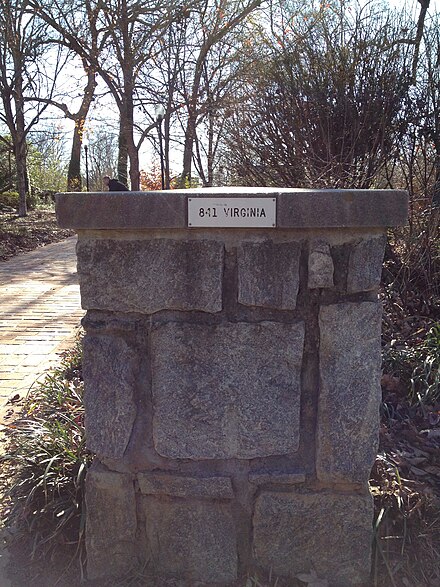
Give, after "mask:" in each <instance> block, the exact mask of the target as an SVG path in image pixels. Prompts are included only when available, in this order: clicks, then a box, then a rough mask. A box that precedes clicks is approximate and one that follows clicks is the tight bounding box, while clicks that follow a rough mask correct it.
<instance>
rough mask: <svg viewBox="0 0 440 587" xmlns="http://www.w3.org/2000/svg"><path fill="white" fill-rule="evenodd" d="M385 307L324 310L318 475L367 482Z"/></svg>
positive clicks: (354, 305)
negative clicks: (383, 310)
mask: <svg viewBox="0 0 440 587" xmlns="http://www.w3.org/2000/svg"><path fill="white" fill-rule="evenodd" d="M381 316H382V308H381V305H380V304H378V303H374V302H361V303H341V304H335V305H331V306H324V307H322V308H321V310H320V315H319V328H320V336H321V341H320V350H319V359H320V380H321V389H320V396H319V404H318V428H317V462H316V468H317V474H318V477H319V479H321V480H322V481H331V482H344V481H349V482H361V483H366V482H367V480H368V476H369V473H370V470H371V467H372V466H373V463H374V459H375V456H376V452H377V438H378V430H379V404H380V397H381V389H380V370H381V353H380V330H381Z"/></svg>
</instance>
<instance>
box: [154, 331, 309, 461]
mask: <svg viewBox="0 0 440 587" xmlns="http://www.w3.org/2000/svg"><path fill="white" fill-rule="evenodd" d="M303 337H304V325H303V324H302V323H297V324H278V323H273V322H262V323H259V324H246V323H237V324H221V325H192V324H177V323H169V324H166V325H163V326H159V327H157V328H156V329H155V330H154V331H153V332H152V335H151V348H152V388H153V404H154V406H153V413H154V416H153V435H154V443H155V447H156V450H157V451H158V452H159V453H160V454H161V455H163V456H166V457H170V458H190V459H213V458H218V459H226V458H243V459H251V458H255V457H263V456H268V455H275V454H286V453H289V452H291V451H296V450H297V448H298V443H299V415H300V374H301V361H302V354H303Z"/></svg>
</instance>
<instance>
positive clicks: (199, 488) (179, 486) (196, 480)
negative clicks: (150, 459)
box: [137, 473, 234, 499]
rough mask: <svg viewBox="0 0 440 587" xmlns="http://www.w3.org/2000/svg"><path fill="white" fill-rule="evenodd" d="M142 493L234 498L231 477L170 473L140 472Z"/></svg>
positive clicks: (139, 478)
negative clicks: (188, 475)
mask: <svg viewBox="0 0 440 587" xmlns="http://www.w3.org/2000/svg"><path fill="white" fill-rule="evenodd" d="M137 478H138V482H139V488H140V490H141V493H143V494H145V495H172V496H174V497H197V498H204V497H206V498H211V499H213V498H215V499H232V498H233V497H234V491H233V489H232V483H231V479H230V478H229V477H187V476H177V475H170V474H169V473H138V476H137Z"/></svg>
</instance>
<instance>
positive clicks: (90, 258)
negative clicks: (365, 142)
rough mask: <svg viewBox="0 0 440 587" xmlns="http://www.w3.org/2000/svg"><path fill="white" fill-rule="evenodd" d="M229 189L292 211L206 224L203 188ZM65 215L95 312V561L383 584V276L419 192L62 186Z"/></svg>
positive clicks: (214, 581)
mask: <svg viewBox="0 0 440 587" xmlns="http://www.w3.org/2000/svg"><path fill="white" fill-rule="evenodd" d="M210 198H211V199H212V200H213V201H214V200H215V201H216V202H218V201H219V200H221V201H224V202H225V205H226V202H228V203H229V204H230V202H231V200H230V199H232V200H235V201H236V202H239V203H240V204H239V205H240V206H245V205H244V204H243V202H244V201H246V202H247V204H249V206H250V207H252V205H251V204H250V203H251V202H252V201H253V200H243V198H244V199H246V198H260V199H261V198H267V199H270V200H271V201H272V202H273V203H274V204H273V206H274V207H275V206H276V215H275V216H274V219H273V222H272V221H271V222H272V223H270V222H269V225H267V226H264V227H260V225H259V224H258V222H259V221H258V220H255V221H254V220H251V221H248V220H240V218H245V217H247V216H249V215H250V214H251V212H249V211H246V210H248V209H247V208H246V207H243V208H241V207H240V208H237V209H238V210H239V212H238V213H237V222H236V225H232V226H231V225H230V224H231V223H232V224H233V223H234V222H235V220H230V219H228V223H229V225H228V226H222V224H221V222H217V223H215V222H214V221H213V222H212V225H211V224H210V219H209V218H208V219H207V221H206V223H205V225H204V226H199V227H195V225H194V218H193V216H192V214H193V213H191V211H190V210H188V205H189V204H188V202H189V200H190V199H191V200H192V205H193V206H194V203H195V206H196V207H197V203H198V202H202V201H203V202H204V205H209V201H210V200H209V199H210ZM255 201H257V200H255ZM207 202H208V204H207ZM249 202H250V203H249ZM271 205H272V204H271ZM242 209H243V210H244V212H241V210H242ZM57 214H58V219H59V222H60V224H61V225H62V226H64V227H73V228H75V229H76V230H77V232H78V246H77V254H78V275H79V280H80V285H81V298H82V304H83V308H84V309H85V310H87V314H86V316H85V318H84V327H85V329H86V332H87V334H86V337H85V340H84V365H83V374H84V382H85V397H84V402H85V409H86V434H87V446H88V448H89V449H90V450H91V451H92V452H93V453H95V454H96V459H95V462H94V464H93V466H92V468H91V470H90V471H89V473H88V475H87V482H86V502H87V526H86V546H87V555H88V566H87V571H88V575H89V577H90V578H92V579H94V578H111V577H119V576H123V575H124V574H125V573H129V572H130V571H132V570H135V569H137V568H141V569H143V572H144V573H147V574H148V575H149V576H150V577H152V579H151V581H152V583H151V584H157V585H162V584H166V581H168V580H176V581H177V582H178V583H177V584H179V585H188V587H189V586H193V585H206V586H209V585H219V586H220V585H223V586H225V587H226V586H232V585H235V586H237V585H244V583H245V578H246V576H247V575H248V574H249V575H251V576H252V573H255V572H257V571H262V572H264V571H266V572H269V571H270V570H271V572H272V574H273V575H277V576H280V577H287V578H290V579H292V580H293V579H294V578H295V577H296V576H297V575H298V574H300V573H310V572H311V571H312V570H314V571H316V573H317V574H318V575H319V576H320V577H322V578H323V579H327V580H328V582H329V585H331V586H335V587H336V586H337V587H344V586H346V587H349V586H350V587H353V586H356V585H358V586H360V585H363V584H366V583H367V582H368V576H369V569H370V550H371V549H370V545H371V539H372V515H373V512H372V500H371V497H370V495H369V492H368V484H367V482H368V476H369V472H370V470H371V467H372V465H373V462H374V458H375V454H376V450H377V436H378V424H379V402H380V385H379V380H380V327H381V307H380V304H379V302H378V298H377V292H378V287H379V282H380V274H381V265H382V259H383V254H384V247H385V242H386V236H385V233H386V228H387V227H388V226H395V225H399V224H403V223H405V221H406V214H407V196H406V194H405V193H404V192H400V191H391V190H372V191H366V190H365V191H361V190H360V191H355V190H322V191H320V190H317V191H311V190H296V189H282V190H281V189H261V188H218V189H213V190H182V191H174V192H164V193H127V192H124V193H120V194H118V193H105V194H104V193H102V194H101V193H97V194H60V195H58V197H57ZM203 214H205V212H204V211H203ZM200 215H202V210H201V209H200ZM215 215H216V214H215V213H214V216H215ZM240 215H242V216H240ZM205 220H206V218H205ZM228 223H226V224H228ZM249 224H254V226H249ZM179 581H180V582H179Z"/></svg>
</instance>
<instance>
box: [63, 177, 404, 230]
mask: <svg viewBox="0 0 440 587" xmlns="http://www.w3.org/2000/svg"><path fill="white" fill-rule="evenodd" d="M221 196H225V197H227V198H230V197H232V198H234V197H237V198H243V197H250V198H252V197H253V196H257V197H271V198H276V199H277V220H278V222H277V225H278V227H280V228H312V227H339V228H340V227H350V226H354V227H359V226H365V227H370V226H383V227H387V226H399V225H403V224H405V223H406V221H407V217H408V193H407V192H404V191H401V190H338V189H326V190H307V189H297V188H261V187H260V188H258V187H229V186H228V187H220V188H202V189H191V190H173V191H167V192H147V193H142V192H130V193H127V192H120V193H109V192H103V193H76V194H75V193H69V194H58V195H57V198H56V204H57V206H56V209H57V218H58V222H59V223H60V226H62V227H65V228H76V229H115V228H116V229H119V228H121V229H126V230H127V229H140V228H154V227H159V228H177V227H181V228H184V227H186V226H187V212H186V208H187V205H186V202H187V199H188V198H196V197H202V198H206V197H213V198H216V199H218V198H219V197H221Z"/></svg>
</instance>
